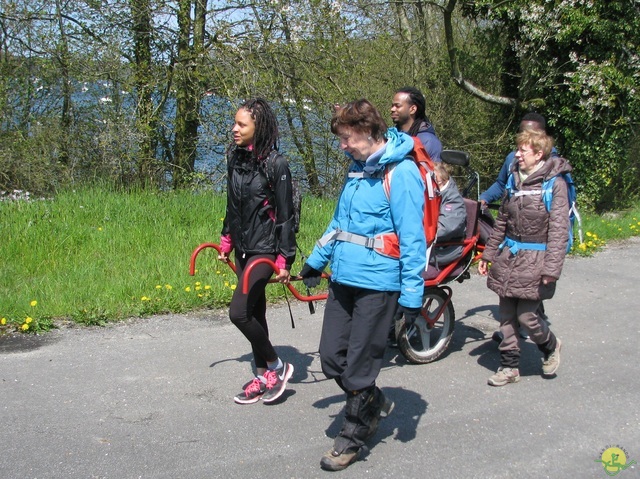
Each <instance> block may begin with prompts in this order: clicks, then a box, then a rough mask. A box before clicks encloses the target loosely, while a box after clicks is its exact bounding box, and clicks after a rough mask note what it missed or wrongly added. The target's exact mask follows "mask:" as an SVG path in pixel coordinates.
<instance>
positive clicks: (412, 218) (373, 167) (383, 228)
mask: <svg viewBox="0 0 640 479" xmlns="http://www.w3.org/2000/svg"><path fill="white" fill-rule="evenodd" d="M386 137H387V144H386V147H385V148H383V149H382V150H380V151H379V152H377V153H376V154H374V155H372V156H371V157H369V158H368V159H367V161H366V162H361V161H356V160H353V158H351V157H350V155H348V154H347V156H349V157H350V158H351V159H352V163H351V165H350V167H349V172H363V171H364V172H366V173H367V175H365V176H364V177H360V178H354V177H349V176H347V179H346V180H345V183H344V186H343V188H342V192H341V193H340V198H339V199H338V204H337V205H336V209H335V212H334V214H333V219H332V220H331V222H330V223H329V226H328V227H327V230H326V231H325V234H327V233H330V232H331V231H334V230H335V229H340V230H342V231H346V232H349V233H355V234H358V235H362V236H367V237H373V236H375V235H377V234H380V233H387V232H395V233H396V234H397V235H398V237H399V239H400V258H399V259H394V258H390V257H387V256H383V255H381V254H379V253H377V252H376V251H374V250H373V249H369V248H366V247H364V246H361V245H358V244H354V243H349V242H345V241H333V242H330V243H328V244H326V245H325V246H322V247H321V246H319V245H316V247H315V248H314V249H313V252H312V253H311V256H309V259H308V260H307V263H308V264H309V266H311V267H312V268H315V269H317V270H319V271H322V270H323V269H324V268H325V267H326V266H327V265H328V264H329V263H331V280H332V281H335V282H337V283H340V284H344V285H347V286H354V287H359V288H366V289H371V290H375V291H400V299H399V303H400V304H401V305H403V306H406V307H411V308H418V307H420V306H421V305H422V294H423V290H424V279H423V278H422V273H423V272H424V270H425V266H426V248H427V245H426V238H425V234H424V227H423V223H422V218H423V209H424V183H423V181H422V178H421V177H420V173H419V171H418V167H417V166H416V164H415V163H414V162H413V160H411V159H410V158H409V159H407V161H403V160H405V158H407V156H408V155H409V152H410V151H411V150H412V149H413V140H412V139H411V137H410V136H408V135H406V134H405V133H399V132H398V131H397V130H396V129H395V128H390V129H389V130H387V135H386ZM391 163H397V165H396V166H395V168H394V172H393V175H392V177H391V186H390V195H389V196H390V199H389V200H388V199H387V196H386V194H385V192H384V189H383V185H382V183H383V172H384V169H385V167H386V166H387V165H389V164H391Z"/></svg>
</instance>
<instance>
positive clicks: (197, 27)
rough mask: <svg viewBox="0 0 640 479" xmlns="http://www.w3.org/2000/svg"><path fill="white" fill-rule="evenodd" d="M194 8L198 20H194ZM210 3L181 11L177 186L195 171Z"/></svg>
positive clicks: (185, 0) (183, 4)
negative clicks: (205, 37) (205, 34)
mask: <svg viewBox="0 0 640 479" xmlns="http://www.w3.org/2000/svg"><path fill="white" fill-rule="evenodd" d="M192 6H193V10H194V15H195V20H192V19H191V9H192ZM205 19H206V0H181V1H180V2H179V11H178V27H179V39H178V59H177V70H176V77H175V78H176V83H175V86H176V119H175V146H174V165H173V187H174V188H179V187H180V186H183V185H184V184H185V183H186V181H187V178H188V175H189V174H191V173H193V171H194V169H195V160H196V150H197V146H198V127H199V126H200V114H199V113H200V112H199V110H200V100H201V88H200V81H199V78H200V69H201V63H202V55H203V52H204V25H205Z"/></svg>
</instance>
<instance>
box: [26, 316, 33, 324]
mask: <svg viewBox="0 0 640 479" xmlns="http://www.w3.org/2000/svg"><path fill="white" fill-rule="evenodd" d="M24 322H25V323H27V324H29V323H31V322H33V318H32V317H30V316H27V317H26V318H25V320H24Z"/></svg>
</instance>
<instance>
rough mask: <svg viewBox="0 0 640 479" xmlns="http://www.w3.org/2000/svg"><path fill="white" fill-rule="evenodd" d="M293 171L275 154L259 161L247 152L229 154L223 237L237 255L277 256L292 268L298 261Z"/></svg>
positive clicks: (279, 155) (234, 147)
mask: <svg viewBox="0 0 640 479" xmlns="http://www.w3.org/2000/svg"><path fill="white" fill-rule="evenodd" d="M292 192H293V188H292V183H291V171H290V170H289V164H288V163H287V160H286V159H285V158H284V156H282V155H281V154H279V153H278V152H276V151H273V152H272V153H271V155H270V156H269V157H267V158H266V159H264V160H256V159H255V158H253V157H252V153H251V152H250V151H248V150H246V149H245V148H240V147H236V146H233V147H231V148H230V149H229V151H228V153H227V212H226V215H225V218H224V222H223V225H222V234H223V235H230V236H231V242H232V244H233V247H234V248H235V250H236V254H237V255H244V254H247V255H253V254H275V255H276V256H277V255H281V256H283V257H284V258H285V259H286V263H287V268H289V269H290V268H291V265H292V264H293V262H294V260H295V257H296V238H295V233H294V229H293V226H294V206H293V197H292Z"/></svg>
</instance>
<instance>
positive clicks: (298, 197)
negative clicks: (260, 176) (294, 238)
mask: <svg viewBox="0 0 640 479" xmlns="http://www.w3.org/2000/svg"><path fill="white" fill-rule="evenodd" d="M277 156H278V151H277V150H272V151H271V153H270V154H269V156H268V157H267V159H266V160H265V163H266V164H265V168H264V171H263V172H264V175H265V176H266V178H267V184H268V186H269V189H270V190H271V191H272V192H273V184H274V182H273V178H274V177H275V171H274V168H275V160H276V157H277ZM261 171H262V169H261ZM291 187H292V197H293V232H294V233H298V232H299V231H300V212H301V211H302V193H301V192H300V182H299V181H298V179H297V178H294V177H293V175H291Z"/></svg>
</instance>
